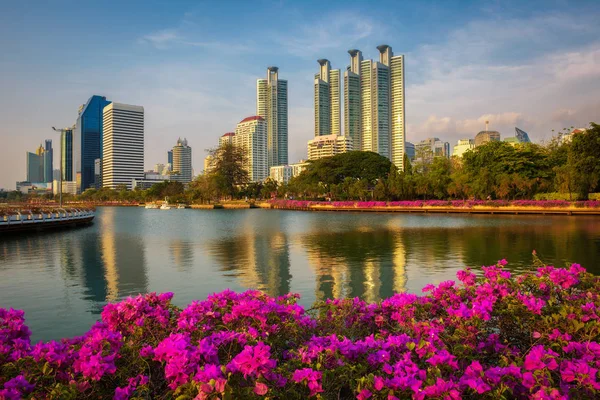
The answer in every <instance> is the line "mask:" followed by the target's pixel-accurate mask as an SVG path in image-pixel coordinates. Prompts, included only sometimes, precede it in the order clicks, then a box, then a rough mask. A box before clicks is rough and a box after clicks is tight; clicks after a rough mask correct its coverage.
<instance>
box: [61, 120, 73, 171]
mask: <svg viewBox="0 0 600 400" xmlns="http://www.w3.org/2000/svg"><path fill="white" fill-rule="evenodd" d="M74 129H75V127H73V128H71V129H66V130H65V131H63V133H62V134H61V136H60V163H61V167H62V180H63V182H72V181H73V130H74Z"/></svg>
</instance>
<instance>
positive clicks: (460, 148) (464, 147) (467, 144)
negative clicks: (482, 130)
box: [452, 139, 475, 158]
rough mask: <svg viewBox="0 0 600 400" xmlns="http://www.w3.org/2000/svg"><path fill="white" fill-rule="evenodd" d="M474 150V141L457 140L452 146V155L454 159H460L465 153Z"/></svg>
mask: <svg viewBox="0 0 600 400" xmlns="http://www.w3.org/2000/svg"><path fill="white" fill-rule="evenodd" d="M474 148H475V140H474V139H459V140H458V143H457V144H456V145H454V149H453V150H452V155H453V156H454V157H459V158H460V157H462V156H463V154H465V152H467V151H469V150H472V149H474Z"/></svg>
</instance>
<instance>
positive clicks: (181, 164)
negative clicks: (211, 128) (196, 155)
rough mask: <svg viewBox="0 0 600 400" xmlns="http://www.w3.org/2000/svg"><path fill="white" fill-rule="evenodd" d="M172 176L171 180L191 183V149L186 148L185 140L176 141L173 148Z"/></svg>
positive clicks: (186, 142)
mask: <svg viewBox="0 0 600 400" xmlns="http://www.w3.org/2000/svg"><path fill="white" fill-rule="evenodd" d="M172 169H173V174H174V175H173V176H172V177H171V179H172V180H174V181H178V182H181V183H189V182H191V181H192V148H191V147H190V146H188V141H187V139H185V138H184V139H183V140H181V138H179V139H177V144H176V145H175V146H173V166H172Z"/></svg>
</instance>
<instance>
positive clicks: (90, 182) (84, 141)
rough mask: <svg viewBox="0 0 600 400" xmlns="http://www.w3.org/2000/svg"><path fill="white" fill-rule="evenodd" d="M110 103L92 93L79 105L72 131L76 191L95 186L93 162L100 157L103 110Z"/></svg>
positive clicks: (79, 191)
mask: <svg viewBox="0 0 600 400" xmlns="http://www.w3.org/2000/svg"><path fill="white" fill-rule="evenodd" d="M109 104H110V101H108V100H106V97H103V96H97V95H94V96H92V97H90V98H89V99H88V101H87V103H85V104H83V105H81V106H80V107H79V115H78V117H77V122H76V123H75V129H74V131H73V164H72V168H73V173H72V174H73V178H72V179H73V180H74V181H75V182H77V192H78V193H81V192H83V191H84V190H85V189H88V188H91V187H95V186H96V185H95V178H96V174H95V173H94V167H95V166H94V163H95V160H96V159H98V158H102V148H103V147H102V139H103V121H104V119H103V110H104V108H105V107H106V106H107V105H109Z"/></svg>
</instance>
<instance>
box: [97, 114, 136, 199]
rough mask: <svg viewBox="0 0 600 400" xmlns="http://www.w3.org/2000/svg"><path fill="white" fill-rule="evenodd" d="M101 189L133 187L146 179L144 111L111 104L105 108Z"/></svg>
mask: <svg viewBox="0 0 600 400" xmlns="http://www.w3.org/2000/svg"><path fill="white" fill-rule="evenodd" d="M102 140H103V143H102V155H103V157H102V186H103V187H108V188H111V189H116V188H117V186H119V185H126V186H127V188H128V189H131V188H132V180H133V179H137V180H141V179H143V178H144V108H143V107H141V106H134V105H129V104H121V103H111V104H109V105H107V106H106V107H104V114H103V138H102Z"/></svg>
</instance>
